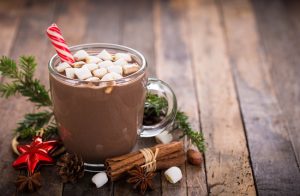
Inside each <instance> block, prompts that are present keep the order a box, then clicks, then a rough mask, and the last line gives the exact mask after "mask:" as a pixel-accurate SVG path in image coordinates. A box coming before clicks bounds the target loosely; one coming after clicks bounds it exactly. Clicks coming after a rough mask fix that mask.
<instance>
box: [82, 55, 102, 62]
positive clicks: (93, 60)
mask: <svg viewBox="0 0 300 196" xmlns="http://www.w3.org/2000/svg"><path fill="white" fill-rule="evenodd" d="M101 61H102V60H101V59H100V58H98V57H96V56H88V57H86V58H85V62H86V63H99V62H101Z"/></svg>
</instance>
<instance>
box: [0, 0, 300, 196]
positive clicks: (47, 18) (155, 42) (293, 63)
mask: <svg viewBox="0 0 300 196" xmlns="http://www.w3.org/2000/svg"><path fill="white" fill-rule="evenodd" d="M52 22H57V24H58V25H59V26H60V27H61V29H62V31H63V34H64V37H65V38H66V40H67V42H68V43H69V45H76V44H81V43H88V42H110V43H118V44H124V45H127V46H130V47H133V48H135V49H137V50H139V51H141V52H142V53H143V54H144V55H145V56H146V58H147V60H148V63H149V70H148V71H149V73H150V75H151V76H155V77H158V78H160V79H162V80H164V81H166V82H167V83H169V84H170V85H171V86H172V87H173V88H174V91H175V93H176V95H177V97H178V102H179V107H180V108H181V109H182V110H184V111H186V112H187V113H188V115H189V116H190V117H191V122H192V124H193V127H194V128H195V129H197V130H202V131H203V133H204V135H205V138H206V142H207V151H206V153H205V162H204V164H203V166H202V169H200V168H195V167H193V166H190V165H188V164H186V165H184V166H182V167H181V168H182V170H183V174H184V178H183V180H182V181H181V182H180V183H178V184H175V185H172V184H169V183H167V182H166V180H165V179H164V177H163V176H162V175H157V176H156V178H155V187H156V189H155V190H154V191H152V192H149V193H148V195H173V196H175V195H208V194H209V195H255V194H259V195H300V172H299V161H300V131H299V125H300V77H299V76H300V2H299V1H297V0H293V1H292V0H285V1H284V0H273V1H267V0H254V1H250V0H162V1H159V0H154V1H152V0H127V1H122V0H116V1H110V0H105V1H98V0H73V1H71V0H53V1H50V0H49V1H45V0H35V1H28V0H27V1H25V0H7V1H5V0H0V55H8V56H10V57H13V58H15V59H17V58H18V56H20V55H28V54H30V55H34V56H36V58H37V60H38V63H39V66H38V71H37V73H36V76H37V77H38V78H39V79H41V80H42V82H43V83H44V84H45V85H46V86H49V85H48V70H47V62H48V60H49V58H50V57H51V56H52V55H53V54H54V50H53V48H52V46H51V45H50V43H49V41H48V40H47V38H46V36H45V29H46V28H47V27H48V26H49V25H50V24H51V23H52ZM0 81H1V82H5V79H3V78H2V77H1V76H0ZM31 110H33V107H32V105H30V104H29V103H27V102H26V101H25V100H24V99H23V98H21V97H14V98H10V99H8V100H5V99H0V116H1V118H0V133H1V134H0V159H1V162H0V195H16V194H17V195H19V194H20V193H17V191H16V188H15V186H14V183H13V182H14V181H15V179H16V177H17V173H18V172H17V171H15V170H14V169H13V168H12V167H11V163H12V161H13V160H14V159H15V158H16V156H15V155H14V154H13V153H12V151H11V148H10V141H11V138H12V136H13V131H12V130H13V129H14V127H15V126H16V122H17V121H19V120H20V119H21V118H22V116H23V114H24V113H25V112H26V111H31ZM153 144H154V141H153V139H141V140H139V142H138V144H137V146H136V149H137V148H141V147H144V146H150V145H153ZM41 172H42V176H43V187H42V188H41V189H40V190H39V192H37V193H36V195H134V194H137V193H136V192H134V191H132V190H131V188H130V187H129V186H128V185H127V184H126V183H125V182H123V181H119V182H116V183H114V184H113V183H109V184H107V185H106V186H105V187H103V188H101V189H96V188H95V187H94V186H93V185H92V184H91V182H90V180H91V176H92V174H86V176H85V177H84V179H83V180H81V181H80V182H79V183H78V184H75V185H72V184H62V183H61V182H60V180H59V178H58V176H57V175H56V173H55V168H54V167H42V168H41Z"/></svg>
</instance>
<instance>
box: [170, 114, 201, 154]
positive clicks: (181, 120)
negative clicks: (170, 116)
mask: <svg viewBox="0 0 300 196" xmlns="http://www.w3.org/2000/svg"><path fill="white" fill-rule="evenodd" d="M175 124H176V125H177V127H178V128H179V129H181V130H182V131H183V136H184V135H187V136H188V137H189V138H190V139H191V141H192V143H193V144H194V145H195V146H197V148H198V150H199V151H200V152H204V151H205V140H204V137H203V134H202V133H201V132H198V131H194V130H193V129H192V127H191V125H190V124H189V123H188V116H187V115H186V114H185V113H184V112H181V111H178V112H177V114H176V117H175Z"/></svg>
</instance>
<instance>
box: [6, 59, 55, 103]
mask: <svg viewBox="0 0 300 196" xmlns="http://www.w3.org/2000/svg"><path fill="white" fill-rule="evenodd" d="M36 66H37V64H36V62H35V59H34V57H32V56H28V57H26V56H22V57H20V62H19V64H18V65H17V64H16V62H15V61H13V60H12V59H10V58H8V57H5V56H3V57H2V58H1V59H0V72H1V74H2V75H3V76H4V77H7V78H9V79H11V80H12V81H11V82H8V83H1V84H0V96H2V97H6V98H7V97H9V96H12V95H15V94H16V93H20V94H21V95H23V96H24V97H27V98H28V100H29V101H31V102H33V103H35V104H36V106H37V107H42V106H51V105H52V103H51V100H50V96H49V94H48V91H47V90H46V89H45V86H44V85H42V84H41V83H40V81H39V80H37V79H34V78H33V75H34V71H35V68H36Z"/></svg>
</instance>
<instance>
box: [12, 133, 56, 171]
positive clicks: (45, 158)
mask: <svg viewBox="0 0 300 196" xmlns="http://www.w3.org/2000/svg"><path fill="white" fill-rule="evenodd" d="M57 143H58V142H57V141H55V140H51V141H46V142H43V139H42V138H41V137H39V136H37V137H35V138H34V140H33V142H32V143H31V144H27V145H19V146H18V151H19V152H20V153H21V155H20V156H19V157H18V158H17V160H15V161H14V162H13V167H15V168H20V167H24V166H27V168H28V171H29V172H30V173H31V174H33V172H34V170H35V168H36V166H37V165H38V163H39V162H43V163H46V164H50V163H53V162H54V159H53V158H52V157H51V156H49V151H51V150H52V149H54V148H55V147H56V146H57Z"/></svg>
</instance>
